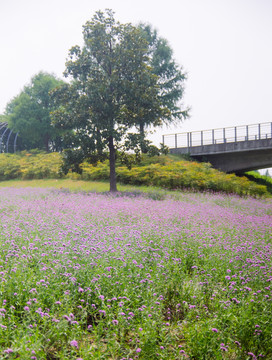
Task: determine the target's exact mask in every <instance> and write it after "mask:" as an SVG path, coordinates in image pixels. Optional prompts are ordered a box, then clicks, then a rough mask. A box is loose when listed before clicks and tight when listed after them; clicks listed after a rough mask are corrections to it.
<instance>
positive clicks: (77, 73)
mask: <svg viewBox="0 0 272 360" xmlns="http://www.w3.org/2000/svg"><path fill="white" fill-rule="evenodd" d="M83 38H84V46H83V48H82V49H81V48H80V47H79V46H74V47H73V48H72V49H71V50H70V52H69V60H68V61H67V62H66V71H65V75H66V76H67V77H68V76H69V77H71V78H72V82H71V84H70V85H64V86H62V87H60V88H59V89H57V90H56V91H54V92H53V98H54V101H55V104H56V105H57V104H58V105H59V108H58V109H57V110H55V111H54V112H53V113H52V119H53V123H54V124H55V126H56V127H58V128H60V129H70V130H73V131H74V139H75V147H76V146H77V145H79V144H80V150H81V151H82V150H83V153H85V156H86V157H87V156H89V155H90V153H92V152H93V151H96V152H98V153H103V151H104V150H105V148H108V151H109V161H110V190H111V191H116V176H115V152H116V149H117V147H118V146H120V144H121V143H124V142H126V139H128V138H129V137H131V133H129V130H130V131H131V129H132V128H133V126H135V125H136V124H137V123H138V121H139V118H140V117H141V116H144V117H146V118H147V116H150V118H151V117H152V118H153V119H156V120H157V121H158V122H160V121H161V119H163V118H164V117H165V114H166V113H168V111H169V110H168V109H167V108H166V107H164V106H162V104H161V101H160V98H159V92H160V87H159V85H158V77H157V76H156V75H155V74H154V73H152V69H151V67H150V58H149V56H148V42H147V40H146V39H145V37H144V36H143V32H142V30H140V29H139V28H136V27H133V26H132V25H131V24H120V23H119V22H116V21H115V19H114V16H113V12H112V11H111V10H106V12H105V13H103V12H101V11H98V12H97V13H96V14H95V15H94V17H93V18H92V20H91V21H88V22H87V23H86V24H85V25H84V26H83ZM136 101H137V106H135V102H136ZM134 140H135V139H134ZM127 145H128V142H127ZM77 151H79V149H77Z"/></svg>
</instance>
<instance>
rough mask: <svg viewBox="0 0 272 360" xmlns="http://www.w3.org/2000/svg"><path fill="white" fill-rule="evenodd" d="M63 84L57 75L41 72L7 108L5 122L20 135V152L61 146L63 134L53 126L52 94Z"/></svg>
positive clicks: (54, 148)
mask: <svg viewBox="0 0 272 360" xmlns="http://www.w3.org/2000/svg"><path fill="white" fill-rule="evenodd" d="M63 84H64V82H63V81H62V80H58V79H57V78H56V77H55V76H54V75H51V74H48V73H45V72H40V73H38V74H37V75H35V76H34V77H33V78H32V79H31V81H30V83H29V84H28V85H26V86H25V87H24V89H23V91H21V93H20V94H19V95H18V96H16V97H15V98H14V99H12V100H11V101H10V102H9V103H8V105H7V106H6V111H5V119H6V120H7V122H8V126H9V128H10V129H12V130H13V131H14V132H18V133H19V138H18V146H19V148H20V149H21V150H23V149H33V148H39V149H44V150H46V151H49V150H59V148H60V147H61V139H60V136H59V135H60V134H59V132H58V131H56V129H54V128H53V126H52V125H51V119H50V111H52V110H53V107H52V102H51V100H50V96H49V92H50V91H51V90H53V89H54V88H56V87H57V86H59V85H63Z"/></svg>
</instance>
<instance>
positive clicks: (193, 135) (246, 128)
mask: <svg viewBox="0 0 272 360" xmlns="http://www.w3.org/2000/svg"><path fill="white" fill-rule="evenodd" d="M271 138H272V122H266V123H260V124H253V125H241V126H234V127H225V128H219V129H211V130H202V131H191V132H184V133H177V134H167V135H163V136H162V142H163V144H164V145H166V146H168V147H169V148H170V149H171V148H188V149H190V148H191V147H193V146H204V145H214V144H226V143H235V142H239V141H251V140H261V139H271Z"/></svg>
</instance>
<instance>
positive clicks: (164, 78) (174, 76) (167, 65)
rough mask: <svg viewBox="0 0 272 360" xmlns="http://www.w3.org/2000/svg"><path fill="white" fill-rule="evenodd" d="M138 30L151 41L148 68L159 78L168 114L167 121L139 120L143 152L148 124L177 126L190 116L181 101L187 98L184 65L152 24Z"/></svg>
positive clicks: (161, 94) (160, 97) (163, 101)
mask: <svg viewBox="0 0 272 360" xmlns="http://www.w3.org/2000/svg"><path fill="white" fill-rule="evenodd" d="M139 29H141V31H142V32H143V36H144V37H145V39H146V41H147V42H148V56H149V65H150V67H151V69H152V73H153V74H155V75H156V76H157V77H158V85H159V89H160V90H159V99H160V101H161V103H162V105H163V106H165V107H166V108H167V109H168V110H169V111H168V112H166V113H165V116H164V118H162V119H160V120H161V122H158V119H154V118H151V117H150V114H147V115H146V116H145V115H144V116H141V117H139V119H138V129H139V133H140V136H141V139H142V143H143V146H142V151H143V152H145V151H146V150H147V149H145V147H144V144H145V142H144V139H145V128H146V127H147V126H149V125H152V126H157V125H162V124H163V123H164V124H168V125H170V124H176V123H178V122H180V121H183V120H185V119H186V118H187V117H188V115H189V114H188V112H189V109H188V108H184V107H183V105H182V103H181V100H182V97H183V95H184V82H185V80H186V74H185V73H184V71H183V69H182V67H181V66H179V65H178V64H177V63H176V62H175V60H174V59H173V51H172V49H171V47H170V45H169V44H168V42H167V40H166V39H164V38H162V37H159V36H158V33H157V31H156V30H154V29H152V27H151V26H150V25H147V24H140V25H139Z"/></svg>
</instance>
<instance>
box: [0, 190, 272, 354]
mask: <svg viewBox="0 0 272 360" xmlns="http://www.w3.org/2000/svg"><path fill="white" fill-rule="evenodd" d="M0 197H1V203H0V212H1V216H2V221H1V224H0V234H1V235H0V246H1V253H0V270H1V271H0V274H1V282H0V291H1V308H0V314H1V321H0V357H1V358H2V359H18V358H20V359H33V360H36V359H39V360H49V359H56V360H57V359H70V360H80V359H84V360H87V359H88V360H92V359H93V360H95V359H133V360H135V359H143V360H146V359H151V360H152V359H154V360H155V359H162V360H179V359H180V360H181V359H188V358H190V359H205V360H223V359H224V360H227V359H228V360H231V359H241V360H253V359H261V358H265V359H271V358H272V341H271V332H272V323H271V321H270V319H271V316H272V302H271V300H272V297H271V296H272V288H271V279H272V274H271V266H272V263H271V260H272V246H271V240H272V238H271V221H272V208H271V201H267V200H256V199H250V198H248V199H241V198H238V197H235V196H226V195H225V196H222V195H221V194H220V195H207V194H199V193H198V194H188V193H187V194H183V195H182V196H181V198H180V200H179V201H176V200H164V201H154V200H150V199H146V198H142V197H140V196H137V197H133V198H129V197H126V196H123V197H118V196H109V195H98V194H86V195H84V194H82V193H81V194H80V193H78V194H69V193H67V192H60V191H58V192H57V191H55V192H54V191H52V190H50V189H49V190H41V189H14V188H12V189H9V188H4V189H1V190H0Z"/></svg>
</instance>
